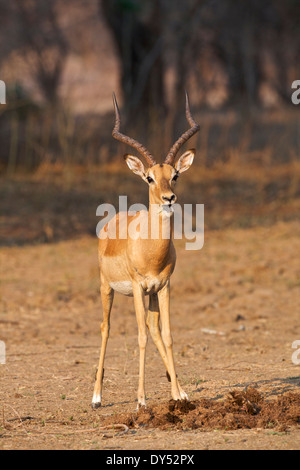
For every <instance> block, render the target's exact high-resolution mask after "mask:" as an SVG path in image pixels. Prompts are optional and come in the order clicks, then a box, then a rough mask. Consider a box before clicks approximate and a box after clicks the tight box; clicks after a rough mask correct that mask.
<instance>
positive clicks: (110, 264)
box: [92, 94, 199, 408]
mask: <svg viewBox="0 0 300 470" xmlns="http://www.w3.org/2000/svg"><path fill="white" fill-rule="evenodd" d="M113 101H114V108H115V126H114V129H113V133H112V135H113V137H114V138H115V139H117V140H119V141H121V142H124V143H126V144H128V145H130V146H131V147H133V148H135V149H136V150H137V151H138V152H139V153H140V154H141V155H142V156H143V157H144V158H145V160H146V162H147V163H148V168H145V167H144V165H143V163H142V162H141V160H140V159H139V158H137V157H135V156H133V155H128V154H127V155H125V157H124V158H125V161H126V163H127V165H128V167H129V168H130V170H132V171H133V172H134V173H135V174H137V175H139V176H140V177H141V178H142V179H143V180H144V181H145V182H146V183H147V184H148V185H149V210H148V211H142V212H139V213H137V214H135V215H131V214H127V213H122V212H121V213H119V214H117V215H116V216H115V220H114V223H115V226H116V227H117V233H118V226H120V221H121V220H122V217H124V216H126V217H127V218H128V220H129V222H130V221H134V219H135V217H137V216H139V218H140V222H139V223H141V224H143V221H144V222H145V223H147V224H148V225H147V227H148V229H147V230H149V237H148V238H145V237H144V238H142V237H135V238H134V239H133V238H132V237H130V236H129V235H128V236H127V237H120V236H117V237H110V236H109V225H106V226H105V227H104V228H103V229H102V231H101V232H100V235H99V264H100V279H101V288H100V290H101V300H102V306H103V322H102V324H101V336H102V344H101V351H100V359H99V367H98V370H97V376H96V384H95V389H94V395H93V400H92V406H93V408H98V407H99V406H101V399H102V385H103V375H104V368H103V366H104V358H105V352H106V347H107V341H108V337H109V329H110V313H111V308H112V303H113V298H114V292H115V291H116V292H119V293H121V294H124V295H128V296H133V298H134V307H135V312H136V319H137V324H138V342H139V351H140V359H139V385H138V397H137V398H138V405H137V406H138V408H139V407H142V406H146V401H145V387H144V381H145V352H146V344H147V328H148V329H149V331H150V334H151V336H152V339H153V341H154V343H155V345H156V347H157V349H158V351H159V353H160V355H161V357H162V360H163V363H164V366H165V368H166V371H167V378H168V380H169V381H170V382H171V393H172V398H173V399H174V400H188V396H187V394H186V393H185V392H184V390H183V389H182V388H181V386H180V384H179V382H178V379H177V375H176V371H175V365H174V358H173V349H172V344H173V340H172V336H171V330H170V277H171V275H172V273H173V270H174V267H175V261H176V252H175V248H174V245H173V241H172V230H173V229H172V224H170V219H171V218H172V217H173V215H172V214H173V211H172V205H173V204H174V203H175V202H176V195H175V194H174V186H175V182H176V180H177V179H178V177H179V175H180V174H181V173H183V172H184V171H186V170H188V169H189V167H190V166H191V164H192V163H193V159H194V156H195V150H188V151H187V152H185V153H184V154H183V155H182V156H181V157H180V158H179V159H178V161H177V163H176V164H175V157H176V155H177V153H178V151H179V149H180V148H181V147H182V145H183V144H184V143H185V142H186V141H187V140H188V139H189V138H190V137H192V136H193V135H194V134H195V133H196V132H198V131H199V125H198V124H197V123H196V122H195V121H194V119H193V117H192V115H191V112H190V107H189V100H188V96H187V94H186V117H187V120H188V122H189V124H190V129H189V130H187V131H186V132H185V133H184V134H182V136H181V137H180V138H179V139H178V140H177V141H176V142H175V144H174V145H173V147H172V148H171V150H170V151H169V153H168V155H167V157H166V159H165V161H164V163H163V164H157V163H156V161H155V160H154V158H153V156H152V155H151V154H150V153H149V152H148V150H147V149H146V148H145V147H144V146H143V145H141V144H140V143H139V142H137V141H136V140H134V139H132V138H130V137H128V136H125V135H124V134H122V133H121V132H120V124H121V120H120V112H119V108H118V104H117V101H116V97H115V95H113ZM153 211H156V215H157V217H156V218H153V217H151V216H152V215H153V214H152V213H153ZM153 220H156V221H157V222H156V223H157V224H158V227H156V228H158V233H159V235H158V237H157V238H156V239H153V238H151V236H150V232H151V224H152V225H153V223H155V222H153ZM152 228H153V227H152ZM165 230H169V237H165V236H164V237H163V236H162V232H163V231H164V232H165ZM145 296H149V307H148V313H147V316H146V307H145Z"/></svg>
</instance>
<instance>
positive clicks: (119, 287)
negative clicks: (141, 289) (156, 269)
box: [109, 281, 133, 296]
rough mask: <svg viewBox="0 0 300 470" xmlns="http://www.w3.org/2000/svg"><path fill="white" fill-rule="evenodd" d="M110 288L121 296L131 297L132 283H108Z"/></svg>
mask: <svg viewBox="0 0 300 470" xmlns="http://www.w3.org/2000/svg"><path fill="white" fill-rule="evenodd" d="M109 285H110V287H111V288H112V289H113V290H115V291H116V292H119V293H120V294H123V295H131V296H132V295H133V290H132V282H131V281H118V282H110V283H109Z"/></svg>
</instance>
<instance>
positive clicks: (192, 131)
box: [165, 92, 200, 165]
mask: <svg viewBox="0 0 300 470" xmlns="http://www.w3.org/2000/svg"><path fill="white" fill-rule="evenodd" d="M185 98H186V104H185V113H186V118H187V120H188V123H189V125H190V126H191V128H190V129H189V130H187V131H186V132H184V134H182V136H181V137H180V138H179V139H178V140H177V141H176V142H175V144H174V145H173V147H172V148H171V150H170V151H169V153H168V155H167V157H166V159H165V163H167V164H168V165H173V164H174V160H175V157H176V155H177V153H178V151H179V149H180V148H181V147H182V146H183V144H184V143H185V142H186V141H187V140H189V139H190V138H191V137H192V136H193V135H194V134H196V132H198V131H199V130H200V126H199V124H197V123H196V122H195V121H194V119H193V117H192V114H191V110H190V104H189V97H188V94H187V92H185Z"/></svg>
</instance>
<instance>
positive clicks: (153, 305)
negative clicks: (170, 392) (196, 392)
mask: <svg viewBox="0 0 300 470" xmlns="http://www.w3.org/2000/svg"><path fill="white" fill-rule="evenodd" d="M147 326H148V328H149V331H150V334H151V337H152V339H153V342H154V344H155V346H156V347H157V349H158V351H159V353H160V355H161V358H162V360H163V363H164V365H165V368H166V371H167V377H168V378H169V380H171V379H170V369H169V364H168V358H167V353H166V348H165V346H164V343H163V340H162V338H161V333H160V327H159V305H158V297H157V294H152V295H150V300H149V310H148V315H147ZM177 386H178V390H179V393H180V397H181V399H182V400H188V396H187V394H186V393H185V391H184V390H183V389H182V388H181V386H180V384H179V382H178V380H177Z"/></svg>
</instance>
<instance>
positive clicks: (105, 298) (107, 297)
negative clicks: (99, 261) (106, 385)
mask: <svg viewBox="0 0 300 470" xmlns="http://www.w3.org/2000/svg"><path fill="white" fill-rule="evenodd" d="M100 291H101V300H102V307H103V322H102V324H101V336H102V343H101V352H100V359H99V366H98V370H97V377H96V383H95V388H94V395H93V401H92V407H93V408H94V409H96V408H99V406H101V398H102V385H103V375H104V368H103V366H104V358H105V352H106V346H107V341H108V337H109V328H110V312H111V307H112V303H113V298H114V291H113V290H112V288H111V287H110V285H109V284H108V282H107V281H105V279H104V278H103V277H101V289H100Z"/></svg>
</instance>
